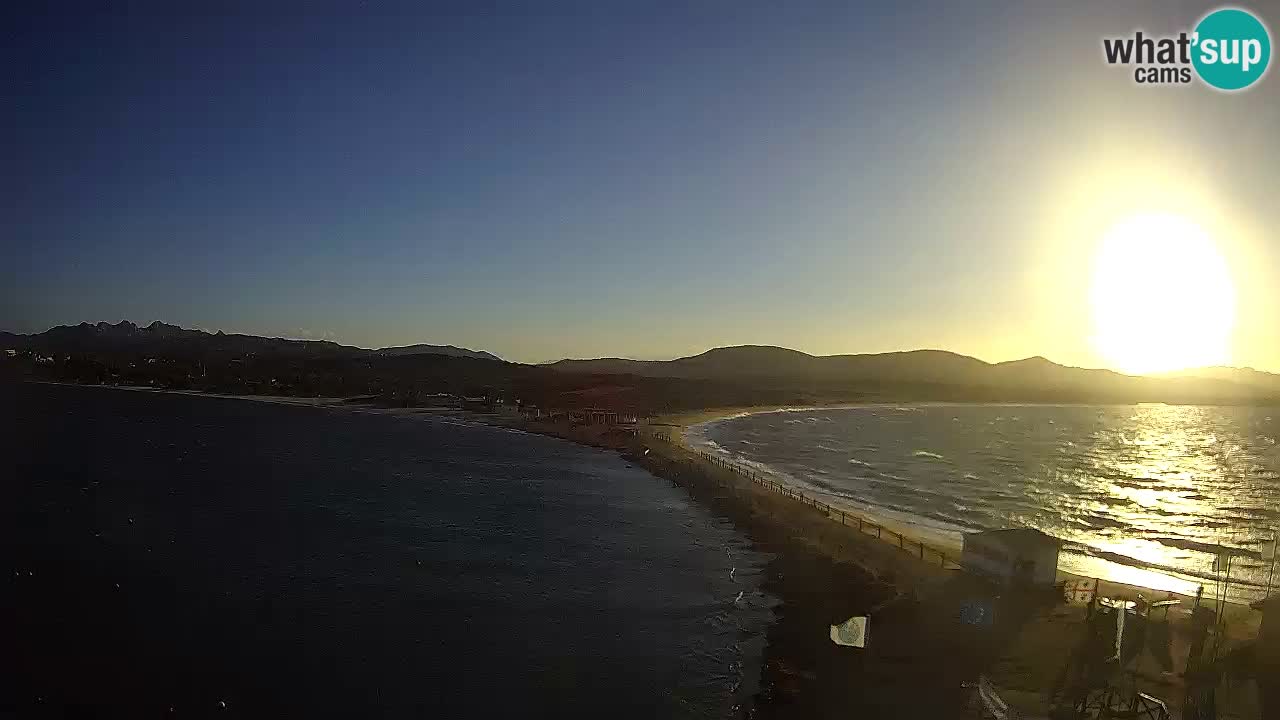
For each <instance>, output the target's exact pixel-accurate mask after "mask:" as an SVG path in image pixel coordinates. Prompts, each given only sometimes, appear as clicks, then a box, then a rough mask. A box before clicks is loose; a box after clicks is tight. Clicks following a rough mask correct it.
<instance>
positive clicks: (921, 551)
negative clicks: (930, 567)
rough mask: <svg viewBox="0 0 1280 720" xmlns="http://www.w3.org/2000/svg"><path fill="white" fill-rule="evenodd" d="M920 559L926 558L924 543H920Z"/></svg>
mask: <svg viewBox="0 0 1280 720" xmlns="http://www.w3.org/2000/svg"><path fill="white" fill-rule="evenodd" d="M920 559H921V560H923V559H924V543H923V542H922V543H920Z"/></svg>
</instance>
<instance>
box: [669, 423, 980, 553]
mask: <svg viewBox="0 0 1280 720" xmlns="http://www.w3.org/2000/svg"><path fill="white" fill-rule="evenodd" d="M653 437H655V438H657V439H658V440H661V441H663V442H666V443H671V444H673V445H675V443H672V441H671V436H670V435H669V434H667V433H665V432H658V433H654V434H653ZM676 447H680V446H679V445H676ZM688 452H689V453H691V454H693V455H696V456H697V457H698V458H699V459H701V460H702V461H703V462H705V463H708V464H710V465H712V466H714V467H717V468H720V469H722V470H725V471H727V472H731V473H734V474H736V475H738V476H739V477H740V478H742V479H743V480H749V481H751V482H753V483H755V484H756V485H759V486H760V487H762V488H764V489H766V490H769V491H771V492H775V493H777V494H779V495H782V496H783V497H786V498H790V499H792V500H795V501H797V502H799V503H801V504H803V505H808V506H809V507H812V508H814V509H815V510H818V511H821V512H822V513H824V514H825V515H826V516H827V517H828V518H829V519H831V520H832V521H835V522H839V523H840V524H841V525H844V526H845V527H849V528H855V527H856V528H857V529H858V532H860V533H862V534H863V535H869V536H874V537H875V538H876V539H878V540H881V541H882V542H885V543H888V544H890V545H894V546H897V547H898V549H900V550H902V551H903V552H909V553H911V554H912V555H917V556H919V558H920V559H921V560H924V561H926V562H930V563H933V562H936V563H938V565H939V566H941V567H943V568H946V567H960V564H959V563H958V562H957V561H956V559H955V558H954V557H948V556H947V553H946V552H945V551H943V550H940V549H938V548H935V547H933V546H930V545H926V544H924V543H923V542H920V541H918V540H912V539H910V538H908V537H906V536H904V535H902V534H901V533H899V532H896V531H894V530H892V529H890V528H887V527H885V526H883V525H880V524H878V523H874V522H871V521H870V520H867V519H866V518H864V517H862V516H861V515H858V514H856V513H852V512H848V511H846V510H843V509H841V508H837V507H833V506H831V505H830V504H829V503H826V502H823V501H821V500H819V499H817V498H814V497H811V496H809V495H807V494H805V493H804V492H802V491H800V490H796V489H795V488H793V487H789V486H787V485H783V484H782V483H779V482H775V481H773V480H772V479H770V478H769V477H768V476H766V475H764V474H763V473H760V472H757V471H756V470H754V469H752V468H749V467H746V466H743V465H739V464H738V463H735V462H732V461H730V460H726V459H725V458H723V457H720V456H718V455H715V454H713V453H709V452H705V451H702V450H688Z"/></svg>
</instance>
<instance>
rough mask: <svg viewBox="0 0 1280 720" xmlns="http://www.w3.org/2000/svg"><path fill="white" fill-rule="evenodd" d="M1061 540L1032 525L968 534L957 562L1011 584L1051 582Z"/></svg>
mask: <svg viewBox="0 0 1280 720" xmlns="http://www.w3.org/2000/svg"><path fill="white" fill-rule="evenodd" d="M1061 548H1062V541H1061V540H1059V539H1058V538H1055V537H1053V536H1052V535H1046V534H1044V533H1042V532H1040V531H1039V530H1036V529H1034V528H1013V529H1008V530H988V531H985V532H976V533H968V534H966V535H965V536H964V550H963V552H962V553H961V556H960V563H961V564H962V565H963V566H964V567H965V569H966V570H969V571H970V572H973V573H976V574H978V575H983V576H986V577H989V578H991V579H993V580H997V581H999V582H1002V583H1006V584H1013V585H1023V586H1031V585H1052V584H1053V583H1054V582H1056V581H1057V579H1058V551H1059V550H1060V549H1061Z"/></svg>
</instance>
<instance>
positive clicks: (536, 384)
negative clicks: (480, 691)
mask: <svg viewBox="0 0 1280 720" xmlns="http://www.w3.org/2000/svg"><path fill="white" fill-rule="evenodd" d="M3 349H18V350H29V351H33V352H35V353H37V354H43V355H46V356H53V355H57V356H61V357H62V358H63V359H64V360H65V361H66V366H65V367H62V368H60V369H58V368H55V369H48V368H46V369H45V370H41V371H39V373H43V376H46V377H68V376H74V377H77V378H81V379H82V380H81V381H84V380H83V378H97V381H99V382H106V381H108V380H109V379H110V378H117V377H125V376H131V377H134V378H135V379H148V372H151V371H147V370H144V369H142V368H143V367H144V366H145V367H158V366H153V365H149V364H147V363H150V362H154V361H152V360H148V359H149V358H158V359H164V360H165V361H166V365H165V367H166V368H167V370H166V371H165V372H167V373H168V375H166V376H165V377H162V378H155V379H156V380H157V382H162V383H168V384H172V383H178V384H183V383H187V384H191V385H193V386H198V385H199V384H200V383H201V382H204V381H205V380H207V379H208V378H211V377H215V376H216V377H219V378H225V379H224V380H220V381H219V382H223V383H224V384H225V383H240V384H253V383H259V384H261V382H266V383H267V384H268V385H270V384H271V383H277V384H279V383H283V382H284V381H283V380H281V378H282V377H285V376H287V377H290V378H293V379H292V380H290V381H289V382H290V387H294V388H303V387H307V388H311V389H312V390H314V388H315V383H317V382H319V381H317V380H316V379H315V378H324V380H323V384H324V388H325V391H326V392H331V393H344V392H349V393H352V394H357V393H366V392H375V391H376V392H392V391H395V392H399V390H394V389H395V388H399V389H401V390H403V389H405V388H410V387H411V388H413V389H414V392H427V391H430V390H432V389H433V388H434V389H435V390H440V389H442V388H449V390H450V391H451V392H452V391H455V390H460V389H461V390H462V391H469V392H470V391H474V392H488V391H490V390H492V391H503V390H504V389H505V391H512V392H514V391H517V390H518V391H519V392H520V393H521V395H522V396H524V397H526V398H537V399H538V402H541V403H551V404H559V405H566V406H570V405H574V404H584V405H600V406H604V405H625V406H628V407H654V406H656V407H660V408H674V407H688V408H694V407H713V406H722V405H748V404H789V403H816V404H820V403H824V402H861V401H866V402H880V401H883V402H894V401H911V400H915V401H927V400H939V401H966V402H967V401H973V402H1090V403H1133V402H1166V403H1188V404H1255V405H1256V404H1268V405H1269V404H1277V405H1280V375H1276V374H1273V373H1267V372H1262V371H1259V370H1252V369H1248V368H1227V367H1214V368H1201V369H1197V370H1189V371H1184V372H1180V373H1174V374H1167V375H1162V376H1130V375H1123V374H1121V373H1117V372H1114V371H1111V370H1095V369H1085V368H1075V367H1068V366H1064V365H1060V364H1058V363H1054V362H1052V361H1050V360H1047V359H1045V358H1043V357H1033V358H1027V359H1025V360H1016V361H1010V362H1000V363H988V362H984V361H982V360H979V359H977V358H972V357H968V356H965V355H960V354H957V353H953V352H947V351H943V350H913V351H907V352H890V353H876V354H861V355H826V356H817V355H810V354H807V353H803V352H799V351H797V350H790V349H787V348H781V347H772V346H763V345H742V346H735V347H721V348H715V349H712V350H708V351H706V352H704V353H701V354H698V355H692V356H689V357H682V358H677V359H674V360H627V359H622V358H600V359H593V360H560V361H557V362H553V363H547V364H543V365H524V364H520V363H509V362H506V361H504V360H502V359H501V358H499V357H498V356H497V355H494V354H492V353H488V352H483V351H477V350H470V349H466V348H458V347H454V346H452V345H426V344H418V345H407V346H402V347H387V348H377V349H366V348H358V347H353V346H348V345H339V344H337V343H334V342H330V341H326V340H292V339H285V338H268V337H260V336H256V335H242V334H230V333H223V332H221V331H218V332H215V333H210V332H206V331H203V330H191V329H187V328H182V327H179V326H177V325H169V324H166V323H162V322H159V321H157V322H153V323H151V324H150V325H147V326H145V327H139V326H138V325H135V324H134V323H132V322H128V321H122V322H119V323H115V324H108V323H97V324H89V323H81V324H79V325H61V326H58V327H55V328H52V329H50V330H48V331H46V332H43V333H36V334H32V335H15V334H12V333H0V350H3ZM81 360H84V361H85V362H89V363H91V364H94V365H93V367H95V368H96V369H94V370H92V371H90V370H86V369H84V367H80V366H77V365H76V363H79V362H80V361H81ZM140 360H141V361H146V363H143V364H139V361H140ZM246 363H249V364H246ZM73 366H75V367H74V368H73ZM76 368H78V369H76ZM179 368H186V369H185V370H180V369H179ZM33 372H34V371H33ZM155 372H157V373H158V372H159V370H158V369H157V370H155ZM197 375H198V376H199V378H197ZM258 375H261V377H258ZM273 378H274V379H273ZM90 381H92V380H90ZM209 382H213V381H212V380H210V381H209ZM486 388H487V390H486ZM312 390H308V392H310V391H312Z"/></svg>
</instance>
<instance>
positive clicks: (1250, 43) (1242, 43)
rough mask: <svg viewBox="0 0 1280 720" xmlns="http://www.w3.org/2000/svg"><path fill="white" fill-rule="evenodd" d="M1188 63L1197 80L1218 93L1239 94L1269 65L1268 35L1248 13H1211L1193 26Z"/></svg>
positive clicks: (1224, 9)
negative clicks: (1190, 64) (1194, 71)
mask: <svg viewBox="0 0 1280 720" xmlns="http://www.w3.org/2000/svg"><path fill="white" fill-rule="evenodd" d="M1192 42H1193V43H1194V48H1195V49H1194V50H1193V51H1192V57H1191V63H1192V64H1193V65H1195V68H1196V72H1197V73H1199V74H1200V79H1201V80H1204V81H1205V82H1206V83H1208V84H1209V85H1211V86H1213V87H1215V88H1218V89H1219V90H1243V89H1244V88H1247V87H1249V86H1250V85H1252V84H1254V83H1255V82H1257V81H1258V79H1259V78H1261V77H1262V75H1263V73H1265V72H1266V71H1267V64H1268V63H1269V62H1270V61H1271V35H1270V34H1268V33H1267V26H1265V25H1263V24H1262V21H1261V20H1259V19H1258V18H1256V17H1254V16H1253V15H1252V14H1251V13H1249V12H1247V11H1245V10H1240V9H1237V8H1222V9H1221V10H1214V11H1213V12H1211V13H1209V14H1208V15H1205V16H1204V19H1203V20H1201V21H1200V24H1199V25H1197V26H1196V30H1195V36H1194V39H1193V40H1192Z"/></svg>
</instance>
